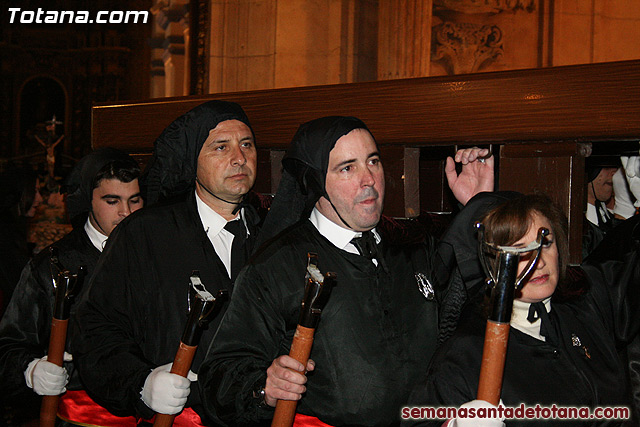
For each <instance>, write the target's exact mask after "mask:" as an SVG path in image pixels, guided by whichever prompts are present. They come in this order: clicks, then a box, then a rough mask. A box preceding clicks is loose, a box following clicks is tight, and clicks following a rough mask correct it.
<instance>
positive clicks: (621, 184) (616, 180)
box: [613, 168, 636, 219]
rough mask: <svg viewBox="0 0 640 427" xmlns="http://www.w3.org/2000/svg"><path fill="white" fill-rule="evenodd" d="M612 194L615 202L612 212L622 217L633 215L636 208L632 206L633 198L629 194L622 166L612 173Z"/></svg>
mask: <svg viewBox="0 0 640 427" xmlns="http://www.w3.org/2000/svg"><path fill="white" fill-rule="evenodd" d="M613 194H614V196H615V202H616V203H615V205H614V207H613V213H615V214H617V215H619V216H621V217H622V218H624V219H627V218H630V217H632V216H633V215H635V213H636V208H635V207H634V206H633V200H635V198H634V197H633V196H632V195H631V192H630V190H629V184H628V183H627V180H626V178H625V173H624V172H623V171H622V168H620V169H618V171H617V172H616V173H615V174H614V175H613Z"/></svg>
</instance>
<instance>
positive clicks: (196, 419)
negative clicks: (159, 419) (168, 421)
mask: <svg viewBox="0 0 640 427" xmlns="http://www.w3.org/2000/svg"><path fill="white" fill-rule="evenodd" d="M154 419H155V417H153V418H152V419H151V420H149V422H150V423H152V424H153V420H154ZM173 427H204V424H202V420H201V419H200V415H198V414H196V411H194V410H193V409H191V408H184V409H183V410H182V412H181V413H180V415H178V416H176V417H175V418H174V420H173Z"/></svg>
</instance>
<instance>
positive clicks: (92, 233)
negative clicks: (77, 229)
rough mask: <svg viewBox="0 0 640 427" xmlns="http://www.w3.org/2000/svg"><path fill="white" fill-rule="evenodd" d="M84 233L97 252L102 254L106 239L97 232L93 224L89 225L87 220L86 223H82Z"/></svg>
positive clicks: (89, 222)
mask: <svg viewBox="0 0 640 427" xmlns="http://www.w3.org/2000/svg"><path fill="white" fill-rule="evenodd" d="M84 232H85V233H87V236H89V240H91V243H92V244H93V246H95V247H96V249H97V250H99V251H100V252H102V250H103V249H104V245H106V244H107V239H108V237H107V236H105V235H104V234H102V233H101V232H99V231H98V230H97V229H96V228H95V227H94V226H93V224H91V221H89V218H87V222H85V223H84Z"/></svg>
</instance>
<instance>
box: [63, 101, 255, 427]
mask: <svg viewBox="0 0 640 427" xmlns="http://www.w3.org/2000/svg"><path fill="white" fill-rule="evenodd" d="M255 176H256V148H255V143H254V135H253V131H252V130H251V127H250V124H249V120H248V118H247V116H246V115H245V113H244V111H243V110H242V108H240V106H239V105H237V104H235V103H231V102H224V101H210V102H207V103H205V104H202V105H200V106H198V107H196V108H194V109H193V110H191V111H189V112H188V113H186V114H184V115H183V116H181V117H180V118H178V119H176V120H175V121H174V122H173V123H172V124H171V125H170V126H169V127H167V128H166V129H165V130H164V132H163V133H162V135H161V136H160V137H159V138H158V139H157V140H156V142H155V146H154V153H153V158H152V159H151V164H150V166H149V169H148V171H146V172H145V176H144V184H145V185H146V187H147V193H146V196H147V202H148V203H149V204H151V203H153V202H155V201H157V200H160V199H167V198H173V200H170V201H167V200H165V201H164V203H159V204H157V205H155V206H151V207H149V208H147V209H145V210H144V211H142V212H140V215H132V216H131V217H130V218H128V219H127V220H126V221H124V222H123V223H122V224H121V225H120V227H118V230H117V231H116V233H114V235H113V236H112V237H111V239H109V244H108V245H107V247H106V249H105V252H104V253H103V256H102V258H101V261H100V263H99V264H98V267H97V268H96V272H95V274H94V276H93V278H92V280H91V282H90V284H89V289H88V290H87V293H86V295H85V297H84V298H83V300H82V301H80V306H79V307H78V315H77V317H76V320H77V321H76V322H75V323H74V326H75V327H77V330H78V335H79V336H80V337H81V339H80V340H78V341H77V342H76V345H75V346H74V357H76V361H77V366H78V370H79V371H80V375H81V376H82V379H83V381H84V383H85V384H86V386H87V389H88V390H89V392H90V393H91V395H92V396H94V397H95V399H96V401H98V402H99V403H101V404H103V405H104V406H105V407H106V408H108V409H109V410H111V411H112V412H113V413H115V414H119V415H133V416H136V417H140V418H143V419H150V418H152V417H153V416H154V414H155V413H156V412H159V413H164V414H177V413H179V412H181V411H182V412H181V413H180V414H179V416H178V417H177V418H176V422H183V421H184V422H187V423H189V425H199V424H201V419H200V416H199V415H198V414H199V412H200V410H199V404H200V399H199V393H198V389H197V387H195V386H192V384H191V381H190V380H194V379H195V378H196V376H195V375H190V379H187V378H183V377H181V376H179V375H176V374H172V373H170V372H169V371H170V367H171V362H172V361H173V359H174V357H175V355H176V350H177V349H178V344H179V343H180V339H181V337H182V334H183V331H184V328H185V324H186V322H187V303H188V302H187V296H188V287H189V277H190V276H191V273H192V271H193V270H199V272H200V277H201V280H202V283H203V284H204V286H205V287H206V289H207V290H208V291H209V292H210V293H211V294H212V295H216V294H217V291H218V290H220V289H228V290H229V291H231V289H232V285H233V280H232V278H233V277H234V276H235V269H236V268H237V264H242V263H243V262H244V261H245V260H244V256H245V255H246V254H247V253H248V252H249V250H250V248H251V243H252V241H253V239H254V238H255V236H256V233H257V230H256V223H257V216H256V214H255V212H254V210H252V209H251V207H249V206H248V205H246V204H244V203H243V200H244V198H245V195H246V194H247V193H248V192H249V190H250V189H251V187H252V186H253V183H254V180H255ZM227 224H232V225H234V224H235V225H239V226H240V229H241V230H240V231H241V232H239V233H238V237H234V234H232V233H231V232H229V231H227V229H225V227H226V226H227ZM236 239H238V241H240V242H242V240H245V245H244V247H241V248H240V249H241V250H242V251H241V252H239V253H238V256H234V259H232V256H231V254H232V246H234V247H235V246H237V245H236V243H237V242H238V241H236ZM238 258H240V259H238ZM220 317H221V314H219V315H218V316H216V317H215V318H214V319H213V320H212V321H211V324H210V325H209V328H208V330H206V331H204V333H203V335H202V338H201V340H200V347H203V348H202V349H200V350H198V351H197V352H196V355H195V359H194V361H193V364H192V368H191V370H192V371H193V372H194V373H196V374H197V372H198V368H199V365H200V363H201V361H202V359H203V358H204V355H205V353H206V349H207V348H208V345H209V342H210V341H211V339H212V338H213V334H214V332H215V330H216V327H217V325H218V323H219V320H220ZM183 408H184V410H182V409H183Z"/></svg>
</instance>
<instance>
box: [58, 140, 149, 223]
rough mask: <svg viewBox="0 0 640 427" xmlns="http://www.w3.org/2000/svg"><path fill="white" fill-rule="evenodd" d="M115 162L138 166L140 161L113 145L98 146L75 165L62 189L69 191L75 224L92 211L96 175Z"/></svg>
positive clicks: (70, 213)
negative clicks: (112, 146) (78, 219)
mask: <svg viewBox="0 0 640 427" xmlns="http://www.w3.org/2000/svg"><path fill="white" fill-rule="evenodd" d="M113 162H118V163H122V164H123V165H130V166H131V167H134V168H137V167H138V163H137V162H136V161H135V160H134V159H133V158H132V157H130V156H129V155H128V154H127V153H125V152H122V151H120V150H117V149H115V148H111V147H104V148H98V149H97V150H95V151H93V152H91V153H89V154H87V155H86V156H84V157H83V158H82V159H80V161H79V162H78V163H76V165H75V166H74V167H73V169H72V170H71V173H70V174H69V176H68V177H67V179H66V181H65V183H64V185H63V186H62V189H61V192H62V193H67V212H68V214H69V219H70V220H71V222H72V223H74V224H75V223H76V222H77V218H79V217H80V216H81V215H83V214H86V213H88V212H89V211H91V199H92V197H93V187H94V185H95V178H96V175H97V174H98V172H100V170H102V169H103V168H104V167H105V166H106V165H108V164H109V163H113Z"/></svg>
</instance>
